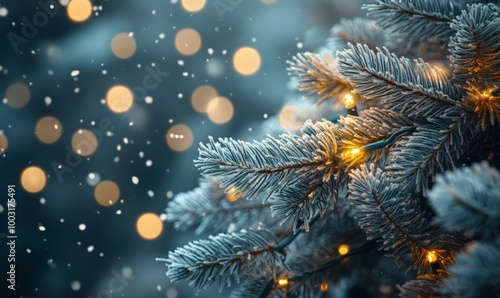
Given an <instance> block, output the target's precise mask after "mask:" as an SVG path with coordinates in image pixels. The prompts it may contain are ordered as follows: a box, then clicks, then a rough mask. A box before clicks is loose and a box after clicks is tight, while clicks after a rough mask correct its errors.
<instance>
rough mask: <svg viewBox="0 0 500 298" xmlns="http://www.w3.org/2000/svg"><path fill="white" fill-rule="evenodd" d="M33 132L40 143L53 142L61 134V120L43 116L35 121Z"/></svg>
mask: <svg viewBox="0 0 500 298" xmlns="http://www.w3.org/2000/svg"><path fill="white" fill-rule="evenodd" d="M35 134H36V137H37V138H38V139H39V140H40V142H42V143H45V144H52V143H55V142H57V140H59V138H60V137H61V134H62V126H61V122H59V120H57V119H56V118H54V117H51V116H46V117H43V118H41V119H40V120H38V122H37V123H36V126H35Z"/></svg>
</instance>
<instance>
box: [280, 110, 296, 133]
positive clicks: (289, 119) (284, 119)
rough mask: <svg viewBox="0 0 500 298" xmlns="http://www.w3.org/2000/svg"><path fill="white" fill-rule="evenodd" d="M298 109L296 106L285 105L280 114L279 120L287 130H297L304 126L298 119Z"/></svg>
mask: <svg viewBox="0 0 500 298" xmlns="http://www.w3.org/2000/svg"><path fill="white" fill-rule="evenodd" d="M297 112H298V109H297V107H296V106H292V105H285V106H283V108H281V110H280V112H279V114H278V122H279V124H280V126H281V127H283V128H284V129H286V130H290V131H295V130H297V129H299V128H301V127H302V123H301V122H300V121H298V120H297Z"/></svg>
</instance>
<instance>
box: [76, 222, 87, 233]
mask: <svg viewBox="0 0 500 298" xmlns="http://www.w3.org/2000/svg"><path fill="white" fill-rule="evenodd" d="M86 228H87V226H86V225H85V224H83V223H81V224H79V225H78V229H79V230H80V231H85V229H86Z"/></svg>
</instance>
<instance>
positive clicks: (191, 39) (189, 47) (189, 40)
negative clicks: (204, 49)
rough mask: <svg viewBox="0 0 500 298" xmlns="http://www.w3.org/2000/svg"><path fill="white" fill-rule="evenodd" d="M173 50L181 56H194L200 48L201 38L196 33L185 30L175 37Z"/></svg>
mask: <svg viewBox="0 0 500 298" xmlns="http://www.w3.org/2000/svg"><path fill="white" fill-rule="evenodd" d="M175 48H176V49H177V51H178V52H179V53H181V54H182V55H186V56H189V55H194V54H196V53H197V52H198V51H199V50H200V48H201V36H200V34H199V33H198V31H196V30H194V29H191V28H186V29H182V30H180V31H179V32H177V34H176V35H175Z"/></svg>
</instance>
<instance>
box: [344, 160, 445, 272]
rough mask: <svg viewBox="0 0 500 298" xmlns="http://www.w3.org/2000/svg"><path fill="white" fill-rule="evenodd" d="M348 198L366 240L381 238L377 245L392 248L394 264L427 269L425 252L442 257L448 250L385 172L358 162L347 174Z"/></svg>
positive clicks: (413, 203) (426, 220) (424, 218)
mask: <svg viewBox="0 0 500 298" xmlns="http://www.w3.org/2000/svg"><path fill="white" fill-rule="evenodd" d="M350 177H351V182H350V183H349V202H350V204H351V207H352V214H353V216H354V218H355V219H356V220H357V221H358V223H359V225H360V227H361V228H362V229H363V230H365V232H366V233H367V234H368V239H369V240H372V239H373V240H377V241H379V242H382V245H381V249H384V250H386V251H387V250H390V251H392V253H391V256H393V257H394V258H395V259H396V263H397V264H398V267H407V268H408V270H409V269H410V268H413V269H416V270H417V272H418V273H419V274H420V273H422V272H426V271H428V270H429V269H430V267H431V264H430V262H429V261H427V256H428V254H429V253H433V254H435V255H436V256H439V257H438V258H439V259H440V260H445V259H447V258H448V257H449V256H448V254H449V252H447V251H446V249H444V248H443V247H442V244H441V243H440V242H441V237H440V235H439V234H436V230H435V227H433V226H432V225H431V223H430V222H429V216H428V215H427V214H426V213H425V212H424V211H423V210H421V209H420V208H419V206H418V204H416V202H415V201H412V200H411V199H410V198H408V197H405V195H403V193H402V192H401V191H400V189H399V188H398V186H397V185H396V184H392V183H391V181H390V178H389V177H388V176H387V174H386V173H385V172H383V171H382V170H380V169H377V168H375V166H374V165H373V164H371V165H370V167H369V168H368V167H367V166H365V165H361V167H360V169H357V170H354V171H352V172H351V174H350Z"/></svg>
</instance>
